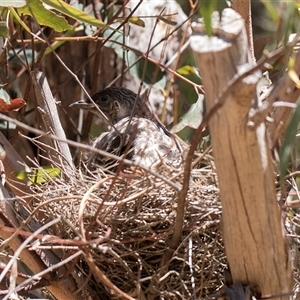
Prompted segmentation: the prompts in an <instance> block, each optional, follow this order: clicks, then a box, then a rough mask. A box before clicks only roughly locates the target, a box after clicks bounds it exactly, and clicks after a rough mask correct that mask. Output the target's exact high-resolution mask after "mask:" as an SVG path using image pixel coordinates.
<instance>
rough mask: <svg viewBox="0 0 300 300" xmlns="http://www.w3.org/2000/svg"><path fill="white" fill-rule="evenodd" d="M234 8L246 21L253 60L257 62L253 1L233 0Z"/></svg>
mask: <svg viewBox="0 0 300 300" xmlns="http://www.w3.org/2000/svg"><path fill="white" fill-rule="evenodd" d="M232 8H233V9H234V10H235V11H237V12H238V13H239V14H240V15H241V16H242V18H243V19H244V21H245V27H246V31H247V37H248V46H249V50H250V54H251V60H252V62H253V63H255V56H254V46H253V33H252V19H251V1H250V0H242V1H241V0H232Z"/></svg>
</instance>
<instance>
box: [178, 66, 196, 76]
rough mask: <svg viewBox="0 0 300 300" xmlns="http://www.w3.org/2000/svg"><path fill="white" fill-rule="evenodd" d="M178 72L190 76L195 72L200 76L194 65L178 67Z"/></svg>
mask: <svg viewBox="0 0 300 300" xmlns="http://www.w3.org/2000/svg"><path fill="white" fill-rule="evenodd" d="M176 72H177V73H178V74H180V75H183V76H188V75H192V74H194V75H197V76H198V77H199V73H198V71H197V69H196V68H195V67H193V66H188V65H186V66H183V67H181V68H179V69H177V70H176Z"/></svg>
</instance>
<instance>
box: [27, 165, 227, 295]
mask: <svg viewBox="0 0 300 300" xmlns="http://www.w3.org/2000/svg"><path fill="white" fill-rule="evenodd" d="M78 174H79V172H77V175H76V174H74V176H77V177H78V178H76V179H74V176H73V178H72V180H71V181H69V182H65V181H64V180H51V181H50V182H48V183H47V184H44V185H43V186H39V187H38V186H35V187H34V192H35V193H36V194H37V195H39V196H37V197H36V198H35V201H34V203H32V208H37V207H38V209H36V210H37V214H36V215H43V223H47V222H49V221H50V220H53V219H55V218H57V217H61V221H60V222H59V223H58V224H56V225H55V226H52V227H51V228H50V229H49V233H51V234H53V235H54V236H56V237H58V238H60V239H61V240H60V242H61V241H62V240H65V241H66V240H69V239H76V240H78V241H81V242H82V243H81V244H79V242H78V244H77V245H76V243H75V248H74V245H73V246H72V249H70V248H68V247H69V246H67V245H62V248H63V249H64V253H65V255H64V256H68V255H70V254H71V253H74V249H75V251H77V250H79V249H81V250H83V251H84V255H82V256H81V257H80V258H79V259H77V262H76V264H77V267H78V269H79V270H80V272H81V273H82V274H83V275H84V277H85V278H88V280H89V283H90V284H91V285H92V286H93V288H94V291H95V294H98V295H102V296H101V299H114V294H115V292H114V290H113V289H109V288H107V286H106V284H105V281H104V282H102V281H101V280H100V282H99V278H97V274H96V273H95V272H94V270H93V268H91V265H89V263H88V262H87V261H86V258H87V256H89V257H92V261H93V264H94V266H97V267H98V268H99V269H100V271H101V272H103V274H105V276H106V277H107V278H108V280H109V281H110V282H111V283H112V284H113V285H114V286H115V287H117V288H118V289H120V290H121V291H123V292H124V293H127V294H129V295H131V296H132V297H133V298H137V297H138V295H139V299H203V298H207V297H209V295H213V294H216V292H217V291H218V290H219V289H220V288H221V286H222V284H223V283H222V277H223V276H222V275H223V270H224V268H225V267H226V259H225V256H224V249H223V245H222V238H221V229H220V215H221V205H220V201H219V198H218V188H217V187H216V182H215V180H216V175H215V173H214V172H213V171H212V170H211V167H210V166H209V164H208V166H206V167H204V168H202V169H195V170H193V179H191V182H190V189H189V193H188V197H187V199H186V207H185V221H184V228H183V235H182V239H181V243H180V245H179V246H178V248H177V249H175V253H174V255H173V258H172V260H171V261H170V262H169V263H168V265H167V266H164V267H163V266H162V263H161V262H162V258H163V255H164V253H165V251H166V249H168V241H169V240H170V238H171V237H172V235H173V233H174V232H173V227H174V222H175V218H176V206H177V194H178V190H176V187H178V189H180V186H181V181H182V176H181V175H180V176H177V177H176V174H174V173H173V174H171V173H170V170H167V171H165V173H164V172H162V173H161V174H160V175H161V178H167V179H170V176H171V175H172V176H174V175H175V178H173V179H172V183H173V186H170V185H169V184H168V183H166V182H165V181H164V180H163V179H159V178H157V177H156V176H155V175H153V174H152V175H151V174H148V175H147V174H143V175H142V173H140V172H138V170H135V171H134V172H133V173H132V175H133V174H135V176H131V177H132V178H131V177H130V176H129V175H128V176H126V177H124V176H118V177H115V176H105V175H103V173H102V172H101V174H99V173H98V174H95V175H93V176H91V175H90V176H85V175H81V176H79V175H78ZM41 195H42V197H41ZM32 208H31V210H32ZM38 211H40V213H38ZM39 221H41V220H40V217H39ZM56 244H59V243H58V242H57V243H56ZM45 245H47V244H46V243H45V244H44V245H43V246H45ZM49 245H50V244H49ZM84 290H85V287H84V286H82V287H81V292H82V293H84ZM91 296H92V297H93V295H91ZM115 298H116V299H118V297H117V296H115Z"/></svg>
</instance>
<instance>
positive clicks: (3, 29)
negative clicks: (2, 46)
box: [0, 21, 8, 37]
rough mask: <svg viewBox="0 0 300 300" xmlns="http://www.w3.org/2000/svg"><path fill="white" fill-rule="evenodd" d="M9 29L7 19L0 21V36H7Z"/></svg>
mask: <svg viewBox="0 0 300 300" xmlns="http://www.w3.org/2000/svg"><path fill="white" fill-rule="evenodd" d="M7 34H8V29H7V25H6V22H5V21H0V36H2V37H7Z"/></svg>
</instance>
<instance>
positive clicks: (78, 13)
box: [43, 0, 108, 28]
mask: <svg viewBox="0 0 300 300" xmlns="http://www.w3.org/2000/svg"><path fill="white" fill-rule="evenodd" d="M43 2H44V3H45V4H47V5H49V6H51V7H52V8H54V9H55V10H57V11H59V12H60V13H62V14H64V15H66V16H68V17H70V18H72V19H74V20H76V21H80V22H82V23H87V24H89V25H92V26H95V27H97V28H107V27H108V26H107V25H106V24H105V23H103V22H102V21H100V20H98V19H96V18H94V17H92V16H90V15H88V14H86V13H85V12H83V11H82V10H79V9H77V8H75V7H72V6H71V5H69V4H67V3H65V2H64V1H61V0H43Z"/></svg>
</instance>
